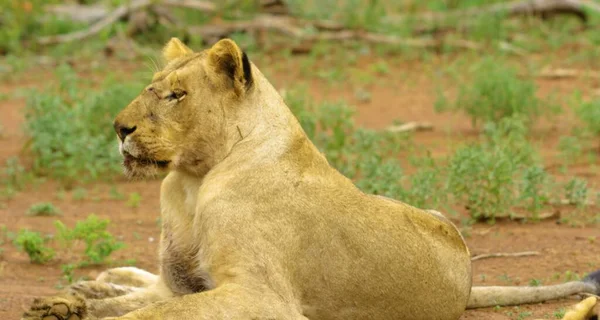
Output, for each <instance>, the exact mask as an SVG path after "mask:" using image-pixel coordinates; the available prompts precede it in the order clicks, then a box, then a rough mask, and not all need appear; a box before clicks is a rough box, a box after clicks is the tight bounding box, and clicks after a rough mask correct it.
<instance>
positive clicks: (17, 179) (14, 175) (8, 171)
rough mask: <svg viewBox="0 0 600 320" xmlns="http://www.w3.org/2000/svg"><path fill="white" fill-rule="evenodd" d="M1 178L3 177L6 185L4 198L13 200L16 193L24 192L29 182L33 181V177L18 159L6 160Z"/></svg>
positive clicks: (3, 191) (3, 192) (3, 193)
mask: <svg viewBox="0 0 600 320" xmlns="http://www.w3.org/2000/svg"><path fill="white" fill-rule="evenodd" d="M0 177H2V181H3V184H4V187H3V189H2V195H3V197H4V198H11V197H12V196H13V195H14V194H15V193H16V192H18V191H20V190H22V189H23V188H24V187H25V185H26V184H27V182H29V181H30V180H31V175H30V174H28V173H27V171H26V170H25V168H24V167H23V166H22V165H21V163H20V162H19V158H17V157H10V158H8V159H6V164H5V166H4V168H3V170H2V172H1V174H0Z"/></svg>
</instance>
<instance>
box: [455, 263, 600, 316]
mask: <svg viewBox="0 0 600 320" xmlns="http://www.w3.org/2000/svg"><path fill="white" fill-rule="evenodd" d="M579 293H591V294H595V295H600V270H598V271H596V272H593V273H591V274H589V275H588V276H587V277H585V278H584V279H583V280H581V281H572V282H567V283H563V284H557V285H551V286H540V287H502V286H498V287H495V286H494V287H473V288H471V297H470V298H469V302H468V304H467V309H476V308H485V307H495V306H511V305H520V304H527V303H539V302H544V301H548V300H554V299H560V298H565V297H568V296H570V295H574V294H579Z"/></svg>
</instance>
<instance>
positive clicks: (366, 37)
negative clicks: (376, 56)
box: [187, 15, 481, 50]
mask: <svg viewBox="0 0 600 320" xmlns="http://www.w3.org/2000/svg"><path fill="white" fill-rule="evenodd" d="M318 24H319V26H320V28H321V29H326V28H328V29H330V30H332V31H322V32H316V33H309V32H306V31H305V30H306V29H309V28H308V27H314V28H312V29H319V28H317V27H315V24H312V23H310V22H308V21H302V20H299V19H294V18H291V17H288V16H271V15H259V16H257V17H255V18H254V19H252V20H247V21H234V22H221V23H215V24H209V25H203V26H195V27H189V28H188V29H187V30H188V32H189V33H190V34H194V35H200V36H202V37H203V38H206V39H220V38H223V37H226V36H228V35H230V34H231V33H234V32H241V31H243V32H257V31H274V32H278V33H281V34H283V35H286V36H289V37H292V38H294V39H296V40H301V41H309V42H313V41H323V40H329V41H349V40H360V41H365V42H369V43H375V44H391V45H402V46H408V47H419V48H441V47H443V46H451V47H457V48H463V49H470V50H480V49H481V46H480V45H478V44H477V43H474V42H471V41H467V40H452V39H446V40H441V39H440V40H438V39H430V38H421V39H414V38H400V37H396V36H391V35H383V34H377V33H371V32H365V31H361V30H349V29H337V27H336V26H334V25H333V24H327V22H325V23H323V22H321V23H318ZM334 30H335V31H334Z"/></svg>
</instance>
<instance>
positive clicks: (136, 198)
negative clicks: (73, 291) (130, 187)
mask: <svg viewBox="0 0 600 320" xmlns="http://www.w3.org/2000/svg"><path fill="white" fill-rule="evenodd" d="M141 202H142V196H141V195H140V194H139V193H137V192H132V193H130V194H129V199H127V206H128V207H131V208H138V207H139V206H140V203H141Z"/></svg>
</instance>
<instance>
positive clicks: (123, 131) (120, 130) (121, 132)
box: [114, 122, 137, 142]
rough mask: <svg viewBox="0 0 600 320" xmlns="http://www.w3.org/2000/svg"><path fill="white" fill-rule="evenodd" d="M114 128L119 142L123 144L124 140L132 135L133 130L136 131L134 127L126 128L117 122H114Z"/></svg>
mask: <svg viewBox="0 0 600 320" xmlns="http://www.w3.org/2000/svg"><path fill="white" fill-rule="evenodd" d="M114 126H115V131H116V132H117V135H118V136H119V139H121V141H123V142H125V138H126V137H127V136H128V135H130V134H132V133H133V132H134V131H135V129H137V127H136V126H133V127H126V126H124V125H122V124H120V123H118V122H115V124H114Z"/></svg>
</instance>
